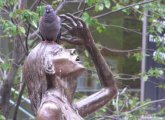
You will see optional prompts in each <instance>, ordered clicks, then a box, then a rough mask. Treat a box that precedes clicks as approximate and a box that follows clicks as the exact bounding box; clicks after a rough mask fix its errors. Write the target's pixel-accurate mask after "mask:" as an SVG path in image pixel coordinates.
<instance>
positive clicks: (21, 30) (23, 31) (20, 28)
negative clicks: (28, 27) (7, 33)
mask: <svg viewBox="0 0 165 120" xmlns="http://www.w3.org/2000/svg"><path fill="white" fill-rule="evenodd" d="M18 30H19V33H23V34H25V32H26V31H25V28H24V27H19V28H18Z"/></svg>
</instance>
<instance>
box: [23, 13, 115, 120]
mask: <svg viewBox="0 0 165 120" xmlns="http://www.w3.org/2000/svg"><path fill="white" fill-rule="evenodd" d="M60 17H61V19H65V21H68V22H69V23H70V25H71V26H69V24H63V27H64V28H65V29H67V30H68V32H69V33H70V34H71V35H72V36H73V37H74V39H69V40H65V41H68V42H69V43H72V44H76V45H82V46H84V47H85V48H86V49H87V51H88V52H89V54H90V56H91V58H92V60H93V62H94V65H95V67H96V70H97V73H98V76H99V78H100V81H101V84H102V87H103V88H102V89H101V90H100V91H99V92H97V93H94V94H93V95H91V96H89V97H87V98H85V99H83V100H81V101H79V102H77V103H73V98H74V94H75V90H76V86H77V80H76V78H77V77H78V76H80V75H81V74H82V73H83V71H84V70H85V68H84V67H83V65H81V64H80V63H79V60H78V59H77V55H76V54H74V49H64V48H62V47H61V46H60V45H59V44H57V43H56V42H54V41H42V42H41V43H39V44H38V45H37V46H36V47H35V48H34V49H33V50H32V51H31V52H30V54H29V55H28V57H27V59H26V61H25V63H24V68H23V76H24V79H25V81H26V84H27V88H28V92H29V98H30V100H31V104H32V108H33V110H34V112H35V114H36V119H37V120H83V117H85V116H87V115H89V114H90V113H92V112H94V111H96V110H97V109H99V108H100V107H102V106H103V105H105V104H106V103H107V102H109V101H110V100H112V98H113V97H114V96H115V95H116V93H117V87H116V82H115V80H114V77H113V74H112V72H111V70H110V68H109V66H108V65H107V63H106V61H105V59H104V58H103V56H102V55H101V53H100V51H99V50H98V49H97V47H96V45H95V42H94V40H93V37H92V35H91V33H90V30H89V29H88V27H87V26H86V24H85V23H84V22H83V21H82V20H81V19H80V18H77V17H75V16H72V15H70V14H66V15H61V16H60Z"/></svg>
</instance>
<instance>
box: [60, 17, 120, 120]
mask: <svg viewBox="0 0 165 120" xmlns="http://www.w3.org/2000/svg"><path fill="white" fill-rule="evenodd" d="M61 18H64V19H66V20H67V21H68V22H70V24H71V25H72V26H68V25H67V24H63V26H64V27H65V28H66V29H67V30H68V31H69V33H70V34H71V35H72V36H73V37H74V39H73V40H72V39H70V40H69V42H70V43H72V44H80V45H84V46H85V48H86V49H87V51H88V52H89V54H90V56H91V58H92V60H93V62H94V65H95V67H96V70H97V73H98V76H99V78H100V82H101V84H102V87H103V88H102V89H101V90H100V91H99V92H97V93H95V94H93V95H91V96H89V97H87V98H86V99H84V100H81V101H80V102H78V103H76V106H77V109H78V111H79V114H80V115H81V116H83V117H84V116H86V115H89V114H90V113H92V112H94V111H95V110H97V109H99V108H100V107H102V106H103V105H105V104H106V103H107V102H109V101H110V100H112V98H113V97H114V96H115V95H116V93H117V87H116V82H115V80H114V77H113V74H112V72H111V69H110V67H109V66H108V64H107V63H106V61H105V59H104V58H103V56H102V55H101V53H100V51H99V50H98V49H97V47H96V44H95V42H94V39H93V37H92V35H91V33H90V31H89V29H88V27H87V26H86V24H85V23H84V22H83V21H82V20H81V19H80V18H77V17H75V16H73V15H71V14H67V15H61ZM75 37H77V39H76V38H75Z"/></svg>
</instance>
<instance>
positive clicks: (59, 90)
mask: <svg viewBox="0 0 165 120" xmlns="http://www.w3.org/2000/svg"><path fill="white" fill-rule="evenodd" d="M76 87H77V80H76V79H75V78H72V77H67V78H60V77H56V79H55V80H54V81H53V86H52V88H51V89H50V90H51V91H53V93H54V94H56V95H57V96H58V97H60V98H64V99H66V100H67V101H68V102H69V103H72V101H73V97H74V94H75V91H76Z"/></svg>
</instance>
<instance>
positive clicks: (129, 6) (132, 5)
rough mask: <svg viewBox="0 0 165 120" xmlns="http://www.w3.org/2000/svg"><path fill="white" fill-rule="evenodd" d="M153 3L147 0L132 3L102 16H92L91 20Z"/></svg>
mask: <svg viewBox="0 0 165 120" xmlns="http://www.w3.org/2000/svg"><path fill="white" fill-rule="evenodd" d="M154 1H155V0H148V1H143V2H139V3H134V4H131V5H128V6H125V7H123V8H120V9H118V10H114V11H109V12H106V13H103V14H100V15H97V16H94V17H93V18H101V17H104V16H106V15H109V14H112V13H116V12H119V11H122V10H124V9H127V8H131V7H134V6H136V5H143V4H148V3H151V2H154Z"/></svg>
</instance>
